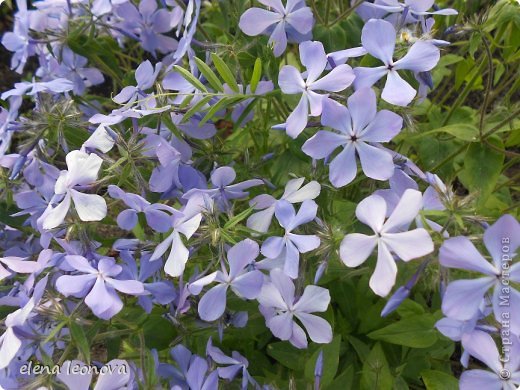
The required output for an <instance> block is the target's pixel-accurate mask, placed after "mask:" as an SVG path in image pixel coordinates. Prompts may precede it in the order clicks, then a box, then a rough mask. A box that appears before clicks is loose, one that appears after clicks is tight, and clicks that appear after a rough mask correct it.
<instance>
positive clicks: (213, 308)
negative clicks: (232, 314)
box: [189, 239, 264, 321]
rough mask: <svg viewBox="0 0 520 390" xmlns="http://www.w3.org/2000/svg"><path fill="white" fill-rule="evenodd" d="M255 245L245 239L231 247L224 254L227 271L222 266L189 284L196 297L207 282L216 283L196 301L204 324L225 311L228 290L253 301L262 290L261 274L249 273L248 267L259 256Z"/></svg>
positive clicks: (262, 276)
mask: <svg viewBox="0 0 520 390" xmlns="http://www.w3.org/2000/svg"><path fill="white" fill-rule="evenodd" d="M258 252H259V248H258V244H257V243H256V242H254V241H253V240H250V239H246V240H243V241H240V242H239V243H238V244H236V245H234V246H233V247H232V248H231V249H229V251H228V252H227V259H228V264H229V272H228V271H227V270H226V269H225V267H224V266H222V271H216V272H213V273H212V274H210V275H207V276H204V277H202V278H200V279H199V280H196V281H195V282H192V283H190V286H189V291H190V292H191V293H192V294H194V295H198V294H200V292H201V291H202V288H203V287H204V286H206V285H208V284H209V283H213V282H217V283H218V284H217V285H216V286H214V287H212V288H211V289H210V290H209V291H208V292H206V294H204V296H203V297H202V299H201V300H200V302H199V309H198V310H199V315H200V318H202V319H203V320H204V321H214V320H216V319H217V318H219V317H220V316H222V314H224V311H225V310H226V294H227V290H228V288H229V287H230V288H231V290H233V292H234V293H235V294H236V295H238V296H239V297H242V298H246V299H255V298H256V297H257V296H258V294H260V290H261V288H262V284H263V280H264V275H263V274H262V273H261V272H260V271H248V270H247V268H248V266H249V265H250V264H251V263H253V262H254V260H255V259H256V257H257V256H258Z"/></svg>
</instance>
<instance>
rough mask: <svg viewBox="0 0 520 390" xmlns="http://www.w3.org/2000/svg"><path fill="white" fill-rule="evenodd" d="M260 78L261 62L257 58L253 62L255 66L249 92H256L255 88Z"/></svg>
mask: <svg viewBox="0 0 520 390" xmlns="http://www.w3.org/2000/svg"><path fill="white" fill-rule="evenodd" d="M261 77H262V60H261V59H260V58H257V59H256V61H255V66H254V68H253V75H252V76H251V81H250V82H249V85H250V86H251V92H253V93H255V92H256V87H257V86H258V82H259V81H260V78H261Z"/></svg>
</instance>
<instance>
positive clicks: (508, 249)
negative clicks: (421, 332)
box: [439, 215, 520, 335]
mask: <svg viewBox="0 0 520 390" xmlns="http://www.w3.org/2000/svg"><path fill="white" fill-rule="evenodd" d="M484 245H485V246H486V248H487V250H488V252H489V254H490V255H491V258H492V259H493V263H490V262H489V261H487V260H486V259H485V258H484V257H483V256H482V255H481V254H480V253H479V252H478V250H477V249H476V248H475V246H474V245H473V244H472V243H471V241H470V240H469V239H468V238H466V237H462V236H460V237H454V238H450V239H449V240H446V241H444V243H443V244H442V246H441V248H440V250H439V261H440V264H441V265H442V266H444V267H449V268H459V269H465V270H468V271H474V272H479V273H482V274H484V277H480V278H477V279H462V280H456V281H454V282H451V283H450V284H449V285H448V287H447V289H446V293H445V294H444V297H443V300H442V311H443V313H444V314H445V315H446V316H448V317H451V318H454V319H457V320H461V321H464V320H469V319H471V318H473V317H474V316H475V315H476V313H477V312H478V310H479V307H480V305H481V304H482V300H483V299H484V295H485V294H486V293H487V292H488V290H489V289H491V288H493V295H492V298H491V301H492V305H493V311H494V314H495V318H496V319H497V321H499V322H501V321H502V313H503V312H504V311H506V310H509V307H511V308H517V307H520V292H519V291H518V290H516V289H515V288H513V287H512V286H510V285H507V286H503V285H502V278H506V279H507V280H508V281H511V282H516V283H520V263H519V262H516V263H515V264H512V265H511V264H510V263H511V261H512V260H513V258H514V257H515V255H516V250H517V249H518V247H519V246H520V224H519V223H518V221H517V220H516V219H515V218H514V217H512V216H511V215H504V216H502V217H501V218H499V219H498V220H497V221H496V222H495V223H494V224H493V225H491V226H490V227H489V228H487V229H486V231H485V232H484ZM504 248H505V249H504ZM501 297H502V298H501ZM503 297H507V298H508V305H509V306H504V304H502V305H501V302H502V299H503ZM508 320H510V328H511V332H512V333H514V334H516V335H520V318H518V316H515V315H512V316H511V318H510V319H508Z"/></svg>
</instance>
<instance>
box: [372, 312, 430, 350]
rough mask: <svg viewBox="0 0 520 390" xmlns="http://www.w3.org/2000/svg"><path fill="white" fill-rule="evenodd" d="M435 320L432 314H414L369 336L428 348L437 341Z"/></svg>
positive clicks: (399, 343) (392, 342) (408, 345)
mask: <svg viewBox="0 0 520 390" xmlns="http://www.w3.org/2000/svg"><path fill="white" fill-rule="evenodd" d="M435 322H436V320H435V318H434V317H433V316H432V315H431V314H423V315H413V316H409V317H406V318H404V319H401V320H399V321H397V322H395V323H393V324H390V325H388V326H385V327H384V328H382V329H378V330H376V331H374V332H371V333H369V334H368V337H370V338H371V339H374V340H381V341H386V342H387V343H391V344H398V345H404V346H407V347H412V348H427V347H430V346H432V345H433V344H435V342H436V341H437V331H436V330H435V328H434V325H435Z"/></svg>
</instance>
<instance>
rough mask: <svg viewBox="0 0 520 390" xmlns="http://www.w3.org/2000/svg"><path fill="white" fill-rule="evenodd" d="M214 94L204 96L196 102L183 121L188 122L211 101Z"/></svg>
mask: <svg viewBox="0 0 520 390" xmlns="http://www.w3.org/2000/svg"><path fill="white" fill-rule="evenodd" d="M211 99H213V96H204V97H203V98H202V99H200V100H199V101H198V102H197V103H195V104H194V105H193V106H192V107H191V108H190V109H189V110H188V111H186V113H185V114H184V115H183V117H182V123H185V122H187V121H188V120H189V119H190V118H191V117H192V116H193V115H195V114H196V113H198V112H199V111H201V109H202V107H203V106H205V105H206V104H208V103H209V101H210V100H211Z"/></svg>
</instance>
